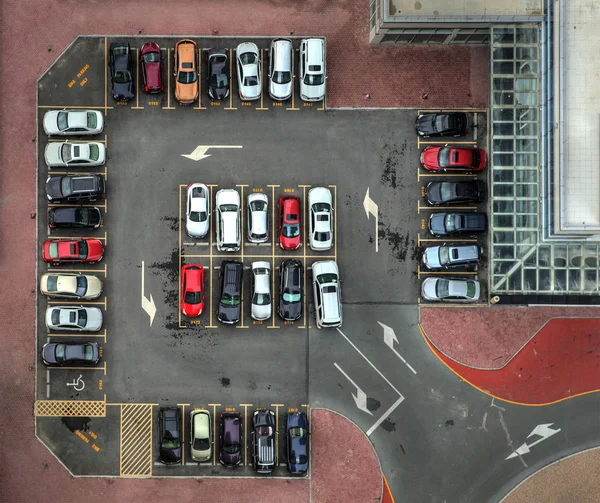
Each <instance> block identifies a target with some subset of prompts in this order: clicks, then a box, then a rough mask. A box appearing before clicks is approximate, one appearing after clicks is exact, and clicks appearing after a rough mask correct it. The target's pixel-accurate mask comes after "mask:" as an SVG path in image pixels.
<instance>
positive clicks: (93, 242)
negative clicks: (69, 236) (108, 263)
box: [42, 239, 104, 264]
mask: <svg viewBox="0 0 600 503" xmlns="http://www.w3.org/2000/svg"><path fill="white" fill-rule="evenodd" d="M103 255H104V246H103V245H102V243H101V242H100V241H99V240H97V239H81V240H78V241H67V240H62V239H61V240H59V239H49V240H48V241H45V242H44V246H43V247H42V258H43V259H44V262H50V263H51V264H69V263H75V262H89V263H91V264H93V263H94V262H99V261H100V260H102V256H103Z"/></svg>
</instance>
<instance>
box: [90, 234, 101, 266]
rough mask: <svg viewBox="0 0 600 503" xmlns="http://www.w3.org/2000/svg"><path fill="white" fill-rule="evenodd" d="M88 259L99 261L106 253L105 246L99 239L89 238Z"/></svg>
mask: <svg viewBox="0 0 600 503" xmlns="http://www.w3.org/2000/svg"><path fill="white" fill-rule="evenodd" d="M87 244H88V257H87V259H88V261H90V262H97V261H98V260H100V259H101V258H102V256H103V255H104V247H103V246H102V242H101V241H99V240H98V239H88V242H87Z"/></svg>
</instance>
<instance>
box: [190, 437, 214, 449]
mask: <svg viewBox="0 0 600 503" xmlns="http://www.w3.org/2000/svg"><path fill="white" fill-rule="evenodd" d="M209 447H210V442H209V441H208V438H196V439H194V450H196V451H207V450H208V449H209Z"/></svg>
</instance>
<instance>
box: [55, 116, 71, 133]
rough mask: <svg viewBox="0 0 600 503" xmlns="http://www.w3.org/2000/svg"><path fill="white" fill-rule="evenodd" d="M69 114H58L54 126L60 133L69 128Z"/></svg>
mask: <svg viewBox="0 0 600 503" xmlns="http://www.w3.org/2000/svg"><path fill="white" fill-rule="evenodd" d="M68 118H69V114H68V113H67V112H58V117H57V119H56V125H57V126H58V129H59V130H60V131H64V130H65V129H67V128H68V127H69V121H68Z"/></svg>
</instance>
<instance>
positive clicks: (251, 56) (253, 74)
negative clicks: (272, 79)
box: [235, 42, 262, 100]
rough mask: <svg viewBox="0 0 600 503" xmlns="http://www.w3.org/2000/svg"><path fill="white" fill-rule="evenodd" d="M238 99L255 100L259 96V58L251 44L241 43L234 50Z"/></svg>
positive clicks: (256, 48)
mask: <svg viewBox="0 0 600 503" xmlns="http://www.w3.org/2000/svg"><path fill="white" fill-rule="evenodd" d="M235 54H236V58H237V67H238V71H237V76H238V87H239V93H240V98H241V99H242V100H257V99H259V98H260V95H261V91H262V90H261V77H260V56H259V52H258V47H257V46H256V44H255V43H253V42H243V43H241V44H240V45H238V46H237V48H236V49H235Z"/></svg>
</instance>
